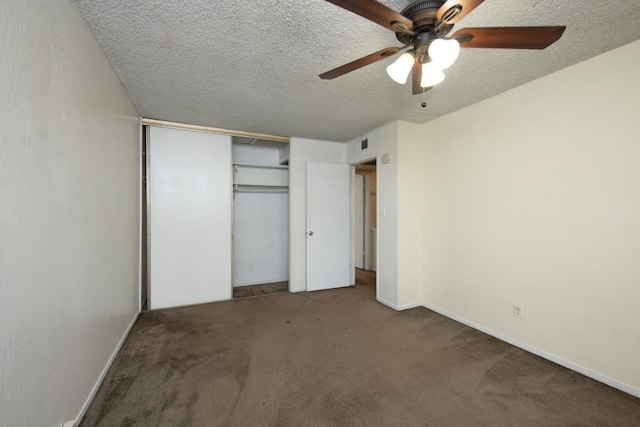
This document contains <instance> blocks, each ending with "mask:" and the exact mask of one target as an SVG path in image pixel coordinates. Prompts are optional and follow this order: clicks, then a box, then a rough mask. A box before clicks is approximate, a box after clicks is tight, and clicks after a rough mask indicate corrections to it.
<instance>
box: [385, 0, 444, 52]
mask: <svg viewBox="0 0 640 427" xmlns="http://www.w3.org/2000/svg"><path fill="white" fill-rule="evenodd" d="M445 3H446V0H418V1H414V2H413V3H411V4H410V5H408V6H407V7H405V8H404V9H402V12H400V14H401V15H403V16H405V17H407V18H408V19H410V20H411V21H412V22H413V28H411V31H413V32H415V33H418V35H419V34H420V33H424V32H431V33H433V34H434V35H435V36H437V37H442V36H444V35H446V34H447V33H449V31H451V29H452V28H453V24H445V23H442V22H440V21H439V20H438V17H437V15H438V9H440V7H441V6H442V5H443V4H445ZM418 35H413V34H410V33H405V32H398V33H396V37H397V39H398V40H399V41H400V42H401V43H404V44H411V43H415V42H416V40H415V38H416V37H417V36H418Z"/></svg>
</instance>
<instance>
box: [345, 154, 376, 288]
mask: <svg viewBox="0 0 640 427" xmlns="http://www.w3.org/2000/svg"><path fill="white" fill-rule="evenodd" d="M372 160H376V162H377V154H373V155H372V156H371V157H367V158H365V159H362V160H359V161H357V162H356V163H352V164H351V167H352V173H351V179H352V183H353V185H352V189H354V190H355V175H356V167H357V166H359V165H363V164H364V163H368V162H370V161H372ZM370 180H371V174H370V173H368V174H365V175H364V182H365V189H364V193H365V194H364V195H365V201H364V216H365V217H364V227H365V233H364V251H365V257H364V269H365V270H367V271H371V267H372V259H371V258H372V256H371V255H372V254H371V209H375V212H377V211H378V198H377V197H376V203H375V204H376V205H375V206H371V181H370ZM377 181H378V173H377V165H376V188H378V182H377ZM355 197H356V195H355V191H352V193H351V209H352V212H353V214H352V219H353V224H354V226H353V227H352V229H351V241H352V242H353V244H352V248H353V250H352V253H351V264H352V265H353V266H354V268H353V272H352V274H353V276H354V277H353V283H354V284H355V237H356V236H355ZM376 246H377V241H376ZM375 255H376V258H377V257H378V248H377V247H376V250H375ZM375 265H376V266H377V265H378V260H377V259H376V263H375ZM376 270H377V268H376ZM377 293H378V275H377V274H376V297H377Z"/></svg>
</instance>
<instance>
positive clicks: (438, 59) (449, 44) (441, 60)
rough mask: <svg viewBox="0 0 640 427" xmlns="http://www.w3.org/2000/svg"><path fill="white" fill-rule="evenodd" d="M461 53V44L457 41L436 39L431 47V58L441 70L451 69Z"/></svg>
mask: <svg viewBox="0 0 640 427" xmlns="http://www.w3.org/2000/svg"><path fill="white" fill-rule="evenodd" d="M459 53H460V43H458V40H455V39H448V40H447V39H436V40H434V41H432V42H431V44H430V45H429V56H430V57H431V60H432V61H433V62H434V63H435V64H436V65H437V66H438V68H440V69H441V70H446V69H447V68H449V67H450V66H451V65H452V64H453V63H454V62H456V59H457V58H458V54H459Z"/></svg>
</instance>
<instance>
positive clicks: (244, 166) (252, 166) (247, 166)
mask: <svg viewBox="0 0 640 427" xmlns="http://www.w3.org/2000/svg"><path fill="white" fill-rule="evenodd" d="M233 166H237V167H242V168H264V169H289V166H288V165H259V164H255V163H234V164H233Z"/></svg>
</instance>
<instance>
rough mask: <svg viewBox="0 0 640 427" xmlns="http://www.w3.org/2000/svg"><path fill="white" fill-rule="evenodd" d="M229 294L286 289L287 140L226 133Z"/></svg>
mask: <svg viewBox="0 0 640 427" xmlns="http://www.w3.org/2000/svg"><path fill="white" fill-rule="evenodd" d="M232 161H233V277H232V283H233V297H234V298H243V297H250V296H256V295H263V294H269V293H277V292H286V291H288V289H289V166H288V163H289V145H288V144H286V143H280V142H273V141H262V140H259V139H255V138H242V137H233V138H232Z"/></svg>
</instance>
